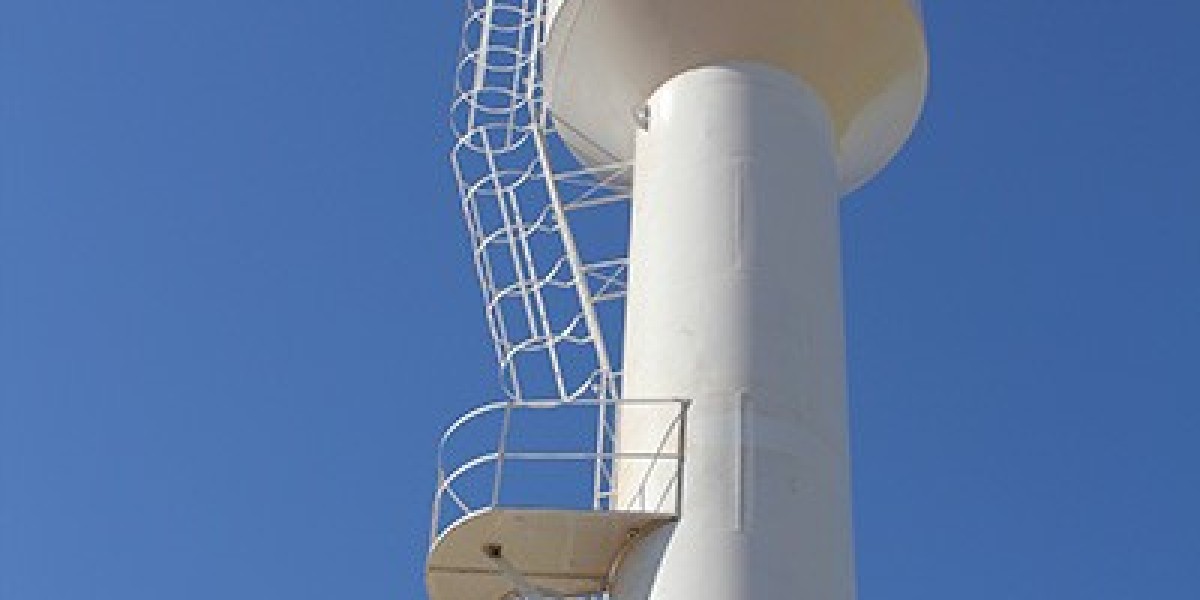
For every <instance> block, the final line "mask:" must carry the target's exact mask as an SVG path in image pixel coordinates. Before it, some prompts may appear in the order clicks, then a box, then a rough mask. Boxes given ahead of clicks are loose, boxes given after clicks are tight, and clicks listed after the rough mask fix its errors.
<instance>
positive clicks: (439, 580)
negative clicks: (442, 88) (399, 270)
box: [428, 0, 928, 600]
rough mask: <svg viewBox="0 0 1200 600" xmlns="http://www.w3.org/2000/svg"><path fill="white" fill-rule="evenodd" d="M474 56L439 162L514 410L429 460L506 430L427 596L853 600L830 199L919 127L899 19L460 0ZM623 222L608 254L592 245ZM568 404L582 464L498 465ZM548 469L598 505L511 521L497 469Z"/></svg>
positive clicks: (858, 8)
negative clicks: (605, 213)
mask: <svg viewBox="0 0 1200 600" xmlns="http://www.w3.org/2000/svg"><path fill="white" fill-rule="evenodd" d="M464 39H465V41H464V46H463V54H462V56H463V59H462V61H461V62H460V65H459V81H458V91H459V94H458V97H457V101H456V104H455V124H456V127H457V131H458V133H459V138H460V141H459V144H458V146H457V147H456V149H455V153H454V163H455V167H456V172H457V174H458V177H459V185H460V190H461V191H462V195H463V209H464V214H465V216H466V218H467V223H468V229H469V231H470V233H471V239H472V241H473V248H474V256H475V261H476V266H477V270H478V273H479V278H480V282H481V284H482V287H483V290H484V297H485V303H486V306H487V316H488V323H489V325H490V328H491V331H492V334H493V338H494V340H495V342H496V352H497V357H498V359H499V362H500V365H501V376H502V381H503V383H504V388H505V390H506V393H507V396H508V397H507V398H506V399H505V400H504V401H501V402H498V403H495V404H493V405H489V406H487V407H484V408H482V409H480V410H479V411H476V412H475V413H472V414H470V415H468V416H467V417H464V419H463V420H460V422H459V423H457V424H456V425H455V426H454V427H452V428H451V430H450V431H449V432H448V433H447V436H446V438H445V440H446V441H447V442H449V440H451V439H452V438H453V437H454V436H455V435H456V434H458V433H459V432H460V430H461V429H462V428H464V427H466V426H467V425H468V424H469V423H470V422H472V421H474V420H476V419H477V418H479V417H480V416H481V415H486V414H495V415H498V417H499V424H498V430H499V435H498V437H497V438H496V439H497V440H498V443H496V444H495V448H494V449H492V450H491V451H489V452H486V453H483V454H479V455H478V456H474V457H473V458H468V459H466V460H465V461H463V462H462V464H460V465H453V466H445V467H440V468H439V487H438V497H437V499H436V500H435V505H436V506H435V516H434V525H433V529H434V534H433V537H432V546H431V553H430V559H429V575H428V581H429V589H430V596H431V598H433V599H434V600H453V599H459V598H461V599H464V600H466V599H471V600H474V599H478V600H499V599H500V598H505V597H582V596H588V595H599V594H607V595H609V597H611V598H614V599H616V600H695V599H700V598H703V599H705V600H751V599H760V598H801V599H810V598H811V599H813V600H850V599H852V598H853V597H854V596H855V591H854V557H853V548H852V530H851V515H850V507H851V502H850V470H849V469H850V461H849V455H848V440H847V415H846V401H845V389H846V382H845V367H844V339H843V333H842V330H843V329H842V322H843V319H842V300H841V287H842V286H841V264H840V251H839V232H838V229H839V228H838V200H839V199H840V198H841V197H843V196H844V195H845V194H847V193H849V192H851V191H853V190H854V189H855V188H856V187H858V186H859V185H861V184H862V183H864V182H865V181H866V180H868V179H869V178H870V177H872V176H873V175H875V174H876V173H877V172H878V171H879V170H880V169H881V168H883V166H884V165H885V164H886V163H887V161H888V160H890V158H891V157H892V156H893V155H894V154H895V152H896V151H897V150H898V149H899V148H900V146H901V145H902V144H903V143H904V141H905V140H906V139H907V137H908V135H909V134H910V133H911V131H912V128H913V125H914V123H915V121H916V119H917V117H918V114H919V112H920V109H921V106H922V103H923V101H924V96H925V89H926V83H927V77H928V68H927V55H926V47H925V40H924V32H923V25H922V21H921V14H920V8H919V6H918V5H917V3H916V2H915V1H914V0H744V1H741V2H731V1H729V0H548V1H539V0H487V1H483V0H476V3H475V4H471V5H470V6H469V7H468V13H467V20H466V25H465V27H464ZM614 206H615V207H623V210H625V211H627V212H626V213H623V214H624V215H625V218H627V220H628V223H627V227H628V231H625V230H624V229H623V228H622V229H621V231H619V232H618V231H613V232H612V233H611V235H609V236H608V237H611V238H612V239H611V240H610V239H605V238H606V236H605V235H603V234H599V235H597V234H596V233H594V230H595V228H594V227H590V226H589V225H586V224H587V223H588V219H600V217H593V216H590V215H591V214H592V213H594V212H597V211H602V210H612V208H613V207H614ZM618 221H620V219H619V218H618V219H616V220H613V219H612V218H609V220H607V221H603V222H605V223H608V224H611V223H613V222H618ZM583 231H592V232H593V233H590V234H587V235H585V234H584V233H583ZM613 240H616V241H615V242H614V241H613ZM605 243H615V244H616V245H617V246H619V248H618V249H617V250H615V251H607V254H606V253H604V252H601V253H600V254H596V253H595V252H593V251H592V247H594V246H597V245H603V244H605ZM614 307H615V308H614ZM537 386H542V387H544V388H545V390H546V392H545V393H544V394H538V396H540V398H541V399H535V398H534V395H532V392H531V389H532V388H534V387H537ZM580 410H583V411H586V412H587V415H588V417H587V418H593V417H594V418H595V423H596V425H595V428H594V434H593V435H592V436H591V437H590V438H589V439H588V440H587V442H586V446H587V451H586V452H569V451H538V452H525V451H522V450H520V449H518V448H516V446H518V445H519V442H520V441H521V440H520V439H519V436H517V435H516V434H514V433H512V427H513V423H514V422H516V421H517V420H519V419H520V418H521V416H520V415H521V414H523V413H527V412H531V411H532V412H541V411H557V412H564V411H580ZM556 460H561V461H573V460H582V461H589V464H591V478H590V486H591V491H592V499H593V502H592V505H591V506H590V507H570V508H564V507H554V506H529V505H522V504H521V503H519V502H518V503H514V504H512V505H507V504H506V503H505V502H504V499H503V498H502V496H503V494H502V491H504V485H505V484H504V481H505V479H504V478H505V477H506V475H505V471H506V470H510V471H511V469H512V468H513V467H506V466H505V465H511V464H514V463H516V462H520V461H530V462H538V461H556ZM483 466H486V467H487V468H488V469H490V471H489V472H488V473H489V474H488V476H487V479H488V483H489V485H488V486H484V488H485V489H487V490H489V492H490V495H489V496H488V497H487V498H485V499H484V500H483V501H481V502H476V503H472V502H469V501H467V500H465V499H464V498H462V495H463V494H462V493H460V492H459V491H458V488H456V486H460V485H461V483H460V481H461V480H463V479H464V478H465V477H466V475H467V473H469V472H472V471H477V470H478V469H479V468H481V467H483ZM448 497H450V498H449V499H448ZM447 502H449V504H451V505H452V507H453V510H452V511H451V512H452V513H453V516H452V517H449V518H448V517H447V516H446V514H445V512H444V511H443V510H441V508H440V507H441V506H442V504H444V503H447Z"/></svg>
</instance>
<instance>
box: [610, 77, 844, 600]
mask: <svg viewBox="0 0 1200 600" xmlns="http://www.w3.org/2000/svg"><path fill="white" fill-rule="evenodd" d="M647 112H648V119H647V127H646V129H645V130H644V131H640V132H639V133H638V134H637V159H636V167H635V168H636V172H635V179H634V201H633V223H632V243H631V249H630V261H631V271H630V273H631V274H630V285H629V296H628V316H627V324H626V333H625V358H624V364H625V380H624V395H625V397H627V398H690V399H692V400H693V405H692V407H691V410H690V413H689V417H688V428H687V436H686V437H687V439H686V456H687V462H686V468H685V476H684V490H683V506H682V511H681V514H682V519H681V520H680V521H679V523H678V524H677V525H674V526H672V527H669V528H666V529H663V530H660V531H658V532H656V533H654V534H652V535H650V536H649V537H647V538H645V539H643V540H641V541H640V542H639V543H637V544H635V545H634V547H633V548H632V550H631V551H630V552H629V553H627V554H626V555H625V556H624V558H623V559H622V561H621V563H620V565H619V566H618V568H617V571H616V573H615V575H616V587H615V593H614V597H615V598H616V599H617V600H647V599H651V600H794V599H798V600H851V599H852V598H853V597H854V565H853V562H854V558H853V549H852V532H851V520H850V483H849V468H850V461H849V457H848V449H847V424H846V405H845V367H844V340H843V333H842V302H841V272H840V271H841V266H840V259H839V238H838V207H837V202H838V181H837V173H836V169H835V157H834V149H833V141H832V133H831V129H832V127H831V124H830V122H829V117H828V116H827V114H826V110H825V108H824V106H823V104H822V102H821V100H820V99H819V98H818V97H817V96H816V94H815V93H814V92H813V91H811V90H810V89H809V87H808V86H807V85H805V84H804V83H802V82H800V81H798V80H797V79H796V78H795V77H793V76H792V75H790V74H788V73H785V72H783V71H779V70H775V69H772V68H769V67H766V66H763V65H757V64H752V63H732V64H726V65H720V66H709V67H702V68H697V69H693V70H690V71H687V72H685V73H682V74H680V75H677V76H676V77H674V78H673V79H671V80H670V81H668V82H667V83H665V84H664V85H663V86H662V87H660V88H659V89H658V90H657V91H656V92H655V93H654V94H653V96H652V97H651V98H650V100H649V103H648V111H647ZM670 412H672V411H665V410H661V409H647V408H634V409H624V410H623V411H622V413H621V414H620V415H619V418H618V425H617V427H618V436H619V440H620V441H619V444H620V448H621V449H622V450H627V451H638V450H641V451H645V450H653V449H654V447H655V446H657V445H658V443H659V441H660V439H661V437H660V436H661V433H662V432H663V431H664V420H665V419H669V418H670V417H671V416H672V415H671V414H668V413H670ZM668 447H669V446H668ZM644 474H645V473H644V465H638V464H634V463H627V464H623V465H620V468H619V471H618V484H617V485H618V502H619V503H624V504H626V505H630V504H632V505H633V507H634V508H637V507H638V506H637V505H638V502H639V499H638V498H637V497H636V496H637V495H638V493H639V492H640V491H643V490H641V489H639V486H640V485H641V484H642V482H643V481H646V482H648V483H647V484H646V487H647V488H648V489H646V490H644V491H645V495H644V498H651V499H653V498H670V500H669V504H668V505H666V508H672V507H673V503H674V497H673V493H670V492H671V490H669V489H667V488H669V487H670V486H671V485H672V484H671V482H670V481H669V478H668V477H666V476H665V475H664V474H663V472H656V473H653V474H651V476H650V477H649V478H644ZM648 508H654V507H653V506H650V507H648Z"/></svg>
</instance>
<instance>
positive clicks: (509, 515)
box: [425, 508, 676, 600]
mask: <svg viewBox="0 0 1200 600" xmlns="http://www.w3.org/2000/svg"><path fill="white" fill-rule="evenodd" d="M675 520H676V517H675V516H674V515H670V514H658V513H643V512H617V511H601V510H551V509H524V508H493V509H488V510H484V511H481V512H478V513H475V514H473V515H470V516H468V517H465V518H464V519H462V520H460V521H459V522H458V523H456V524H455V525H453V526H452V527H450V528H449V529H447V530H446V531H445V532H444V533H442V534H441V536H440V537H438V539H437V540H436V541H435V542H434V545H433V548H432V549H431V550H430V553H429V559H428V562H427V566H426V570H425V580H426V586H427V588H428V590H429V598H430V600H502V599H504V598H508V596H507V594H509V593H510V592H514V591H518V588H520V587H521V586H530V587H532V588H535V589H537V590H539V591H542V592H543V593H545V594H547V595H554V596H583V595H587V594H598V593H602V592H604V591H605V590H607V589H608V577H609V572H610V571H611V569H612V567H613V564H614V563H615V562H616V561H617V560H618V559H619V557H620V554H621V551H622V549H623V548H624V547H625V545H626V544H627V543H628V542H629V541H630V540H631V539H634V538H637V537H640V536H642V535H645V534H646V533H648V532H650V531H652V530H654V529H657V528H658V527H661V526H663V525H666V524H667V523H671V522H673V521H675ZM506 571H508V572H506Z"/></svg>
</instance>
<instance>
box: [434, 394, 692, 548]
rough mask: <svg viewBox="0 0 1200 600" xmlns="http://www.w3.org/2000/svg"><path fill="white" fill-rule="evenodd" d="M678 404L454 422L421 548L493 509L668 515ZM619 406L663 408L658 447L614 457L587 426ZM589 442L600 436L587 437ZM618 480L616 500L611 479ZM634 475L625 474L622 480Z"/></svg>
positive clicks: (550, 407) (566, 408)
mask: <svg viewBox="0 0 1200 600" xmlns="http://www.w3.org/2000/svg"><path fill="white" fill-rule="evenodd" d="M688 405H689V402H688V401H687V400H679V399H669V400H624V399H622V400H576V401H572V402H561V401H524V402H512V401H502V402H494V403H491V404H487V405H484V406H481V407H479V408H476V409H474V410H472V411H470V412H468V413H466V414H465V415H463V416H462V417H460V418H459V419H458V420H456V421H455V422H454V423H453V424H452V425H450V427H448V428H447V429H446V431H445V432H444V433H443V434H442V438H441V441H440V443H439V444H438V456H437V491H436V493H435V494H434V499H433V511H432V512H433V514H432V523H431V527H430V541H431V543H434V542H436V541H437V540H438V539H439V538H440V537H441V536H442V534H443V533H445V532H446V531H447V530H449V529H450V528H452V527H453V526H454V525H455V524H457V523H459V522H461V521H463V520H465V519H467V518H469V517H471V516H473V515H476V514H479V513H481V512H485V511H488V510H492V509H497V508H540V509H559V508H561V509H575V510H608V511H634V512H655V513H674V512H675V511H676V510H677V508H678V506H680V499H681V495H682V492H683V486H682V481H683V460H684V440H685V438H686V426H687V410H688ZM622 407H638V408H639V409H654V408H658V409H661V410H670V411H672V412H671V413H670V418H669V419H661V420H656V421H661V432H653V433H652V437H653V435H658V434H659V433H661V438H660V439H659V440H658V441H657V443H652V444H648V445H647V444H646V442H645V439H643V440H642V441H641V442H640V444H639V446H640V447H639V448H637V449H634V450H630V451H623V450H622V449H621V444H620V441H619V440H617V439H616V438H615V436H612V435H610V433H611V432H613V430H614V428H612V427H603V428H601V429H600V430H599V431H597V429H596V427H595V423H596V419H597V415H599V414H604V415H607V419H606V420H615V415H616V414H619V412H620V411H621V409H622ZM596 436H602V438H601V439H599V440H598V439H596ZM618 468H620V470H621V471H622V472H623V473H625V474H626V475H625V480H624V481H623V485H625V486H627V487H629V486H632V487H629V489H622V490H621V491H620V494H619V495H618V493H617V481H616V479H617V478H616V476H615V474H616V472H617V471H618ZM631 472H632V473H639V474H641V475H640V476H638V477H630V476H628V474H629V473H631Z"/></svg>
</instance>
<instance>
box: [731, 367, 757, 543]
mask: <svg viewBox="0 0 1200 600" xmlns="http://www.w3.org/2000/svg"><path fill="white" fill-rule="evenodd" d="M733 421H734V429H733V431H734V452H733V462H734V474H733V481H734V488H736V489H735V491H734V498H733V501H734V505H733V506H734V531H737V532H739V533H743V532H746V531H748V530H749V526H750V516H751V515H750V509H751V507H750V504H749V503H750V501H751V500H753V498H752V496H751V490H750V485H751V484H752V483H753V481H752V480H753V476H754V455H753V445H754V430H753V427H754V407H753V405H752V404H751V401H750V394H749V393H748V392H745V391H743V392H740V393H739V394H738V397H737V405H736V406H735V407H734V419H733Z"/></svg>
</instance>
